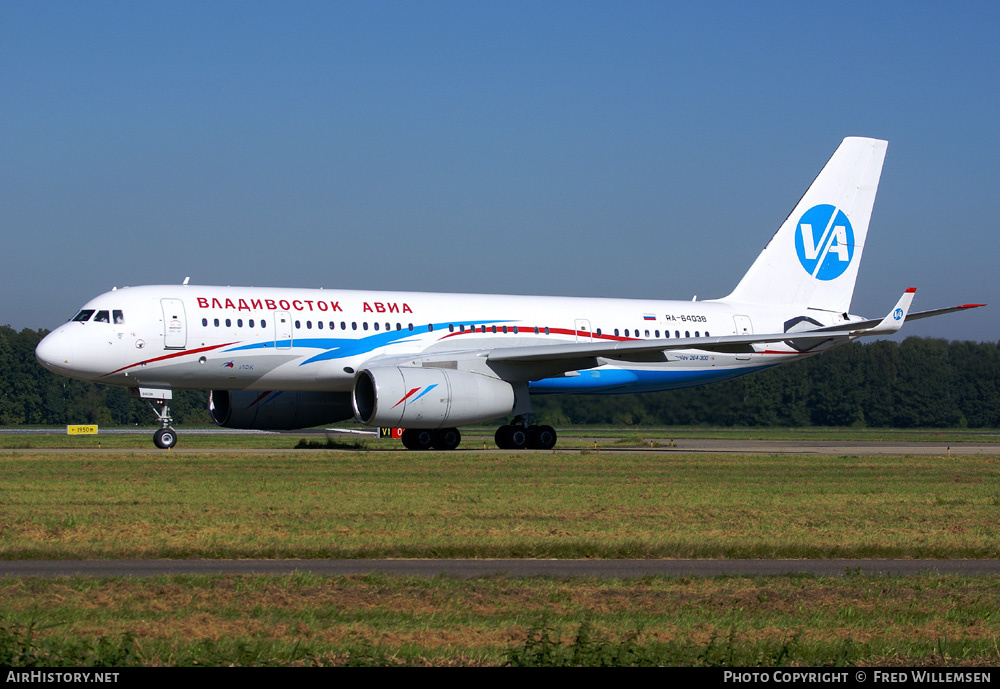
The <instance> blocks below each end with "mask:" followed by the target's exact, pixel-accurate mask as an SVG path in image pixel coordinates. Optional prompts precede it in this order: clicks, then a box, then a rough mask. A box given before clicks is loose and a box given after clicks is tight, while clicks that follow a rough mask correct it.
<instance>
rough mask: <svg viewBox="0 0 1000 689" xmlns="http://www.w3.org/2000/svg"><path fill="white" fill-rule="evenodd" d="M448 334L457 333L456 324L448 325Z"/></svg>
mask: <svg viewBox="0 0 1000 689" xmlns="http://www.w3.org/2000/svg"><path fill="white" fill-rule="evenodd" d="M448 332H450V333H453V332H455V324H454V323H449V324H448Z"/></svg>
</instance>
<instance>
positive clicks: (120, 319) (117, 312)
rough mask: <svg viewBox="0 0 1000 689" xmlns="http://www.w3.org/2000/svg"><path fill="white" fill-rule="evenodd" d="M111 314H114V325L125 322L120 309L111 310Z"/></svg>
mask: <svg viewBox="0 0 1000 689" xmlns="http://www.w3.org/2000/svg"><path fill="white" fill-rule="evenodd" d="M111 315H112V316H114V319H115V325H121V324H122V323H124V322H125V315H124V314H123V313H122V312H121V309H115V310H114V311H112V312H111Z"/></svg>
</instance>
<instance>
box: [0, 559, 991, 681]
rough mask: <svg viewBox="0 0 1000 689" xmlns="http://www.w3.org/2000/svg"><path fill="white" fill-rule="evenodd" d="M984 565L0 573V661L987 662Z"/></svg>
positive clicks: (987, 608) (988, 606) (987, 586)
mask: <svg viewBox="0 0 1000 689" xmlns="http://www.w3.org/2000/svg"><path fill="white" fill-rule="evenodd" d="M998 609H1000V583H998V582H997V581H996V579H995V578H992V577H967V576H951V575H949V576H923V577H871V578H869V577H811V576H782V577H715V578H709V579H701V578H674V577H649V578H645V579H640V580H618V579H594V578H586V577H581V578H574V579H553V578H549V577H532V578H527V579H518V578H510V577H503V576H496V577H481V578H475V579H456V578H451V577H434V578H429V579H425V578H414V577H396V576H387V575H368V576H346V577H322V576H316V575H307V574H296V575H289V576H282V577H271V576H212V577H206V576H185V577H155V578H149V579H130V578H114V579H4V580H0V663H2V664H4V665H26V664H29V663H30V662H32V661H34V662H37V663H38V664H43V665H49V666H55V665H77V666H80V665H88V664H105V665H109V664H110V665H228V664H238V665H284V664H303V665H351V664H354V665H503V664H511V665H589V666H593V665H696V666H698V665H700V666H780V665H808V666H822V665H828V666H829V665H851V664H857V665H881V666H892V665H902V666H905V665H928V664H930V665H956V664H965V665H986V666H993V665H996V663H997V661H998V660H1000V651H998V649H997V641H996V640H997V638H998V636H1000V616H998V615H997V612H996V611H997V610H998Z"/></svg>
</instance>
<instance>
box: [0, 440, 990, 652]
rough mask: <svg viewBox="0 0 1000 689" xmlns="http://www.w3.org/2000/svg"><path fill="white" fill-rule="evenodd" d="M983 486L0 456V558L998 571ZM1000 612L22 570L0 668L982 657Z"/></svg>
mask: <svg viewBox="0 0 1000 689" xmlns="http://www.w3.org/2000/svg"><path fill="white" fill-rule="evenodd" d="M268 437H270V436H268ZM146 440H148V439H146V438H144V437H143V438H141V441H146ZM285 440H286V442H287V440H288V439H287V438H286V439H285ZM626 442H628V441H626ZM286 446H287V445H286ZM998 472H1000V457H998V456H976V457H951V458H947V459H946V458H944V457H924V456H921V457H916V456H908V457H889V456H885V457H827V456H795V455H780V456H769V455H735V454H727V455H704V454H683V453H675V452H671V453H641V454H624V453H615V452H613V451H601V452H591V451H587V450H581V451H577V452H575V453H561V454H552V453H523V454H517V453H489V454H483V455H468V454H465V455H461V454H458V455H456V454H447V453H420V454H419V455H416V456H415V455H414V454H413V453H405V452H395V451H379V452H364V451H362V452H358V451H353V452H351V451H323V452H304V453H294V454H288V453H275V454H270V453H268V452H255V453H252V454H239V453H233V452H226V453H214V452H211V451H208V450H206V451H205V452H198V453H191V454H187V453H185V454H172V455H170V454H167V453H160V454H148V453H136V454H134V455H130V454H129V453H121V452H116V453H100V452H91V453H81V454H76V453H64V452H63V453H59V452H55V451H53V452H45V451H41V452H32V453H20V452H7V453H4V452H2V451H0V557H2V558H6V559H12V558H22V559H23V558H92V557H97V558H120V557H129V558H131V557H139V558H146V557H149V558H152V557H175V558H176V557H203V558H215V557H381V556H387V557H445V556H447V557H598V558H607V557H640V558H649V557H654V558H663V557H666V558H670V557H750V558H756V557H780V558H800V557H893V558H896V557H902V558H917V557H919V558H927V557H930V558H934V557H969V558H995V557H998V551H1000V540H998V537H997V533H996V531H997V529H996V525H997V522H998V516H1000V488H998V486H1000V483H998V480H997V479H998ZM997 610H1000V582H998V581H997V580H996V579H995V578H992V577H969V576H958V575H925V576H918V577H881V576H880V577H863V576H856V575H855V576H850V575H848V576H842V577H812V576H781V577H756V578H754V577H714V578H671V577H649V578H645V579H640V580H635V581H629V580H615V579H592V578H569V579H555V578H546V577H535V578H528V579H518V578H512V577H482V578H478V579H471V580H465V579H455V578H450V577H443V576H441V577H434V578H430V579H423V578H408V577H393V576H388V575H372V576H346V577H321V576H314V575H294V576H285V577H265V576H212V577H207V576H206V577H196V576H178V577H156V578H149V579H134V578H111V579H98V578H75V579H53V580H48V579H16V578H14V579H5V580H0V664H7V665H24V664H29V663H30V662H38V663H40V664H47V665H57V664H68V665H81V664H89V663H108V664H114V665H124V664H157V665H177V664H180V665H190V664H198V665H206V664H207V665H212V664H231V663H236V664H246V665H259V664H323V665H328V664H330V665H338V664H386V665H395V664H429V665H456V664H457V665H497V664H505V663H506V664H578V665H599V664H619V665H621V664H659V665H670V664H680V665H742V666H753V665H780V664H799V665H825V664H868V665H871V664H879V665H911V664H921V665H927V664H930V665H944V664H949V665H950V664H970V665H996V664H997V663H998V662H1000V649H998V639H1000V621H998V615H997V613H996V611H997Z"/></svg>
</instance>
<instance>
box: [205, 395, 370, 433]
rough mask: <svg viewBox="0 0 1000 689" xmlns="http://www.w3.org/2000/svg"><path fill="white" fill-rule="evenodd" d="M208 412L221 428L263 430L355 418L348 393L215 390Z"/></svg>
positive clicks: (284, 428)
mask: <svg viewBox="0 0 1000 689" xmlns="http://www.w3.org/2000/svg"><path fill="white" fill-rule="evenodd" d="M208 410H209V412H211V414H212V420H213V421H215V423H217V424H219V425H220V426H225V427H226V428H252V429H256V430H261V431H289V430H292V429H295V428H309V427H310V426H318V425H320V424H324V423H333V422H334V421H343V420H345V419H349V418H351V417H352V416H353V415H354V410H353V409H351V395H350V393H347V392H288V391H284V392H282V391H275V392H261V391H259V390H212V391H211V392H209V393H208Z"/></svg>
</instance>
